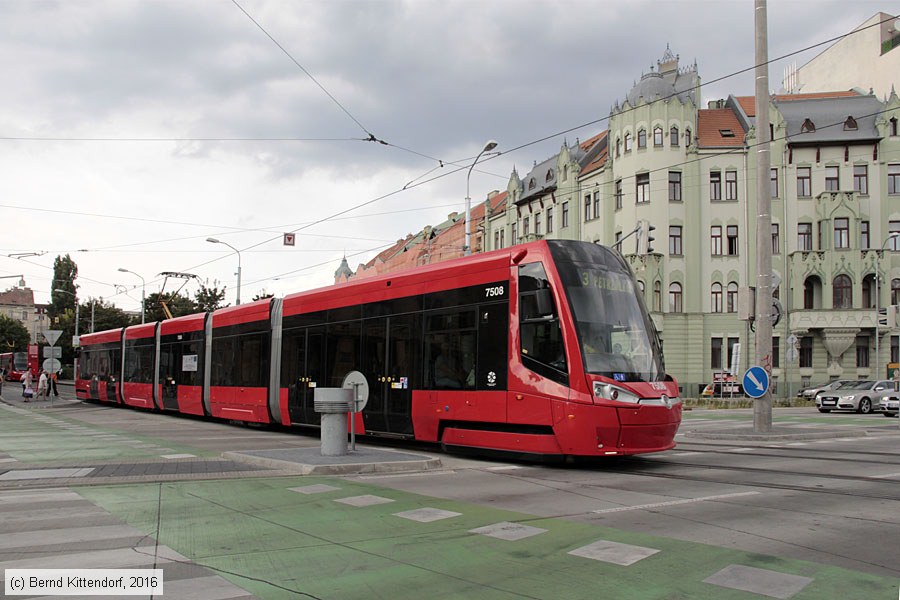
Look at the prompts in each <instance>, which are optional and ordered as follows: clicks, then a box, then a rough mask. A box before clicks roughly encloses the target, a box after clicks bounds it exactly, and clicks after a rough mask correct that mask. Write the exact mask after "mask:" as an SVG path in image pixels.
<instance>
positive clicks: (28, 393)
mask: <svg viewBox="0 0 900 600" xmlns="http://www.w3.org/2000/svg"><path fill="white" fill-rule="evenodd" d="M33 385H34V377H33V376H32V375H31V369H27V370H26V371H25V375H23V376H22V396H24V397H25V402H29V401H30V400H31V397H32V396H34V388H33V387H32V386H33Z"/></svg>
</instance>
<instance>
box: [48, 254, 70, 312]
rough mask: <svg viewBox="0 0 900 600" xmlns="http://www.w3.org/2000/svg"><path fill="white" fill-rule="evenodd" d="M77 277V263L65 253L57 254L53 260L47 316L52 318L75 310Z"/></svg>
mask: <svg viewBox="0 0 900 600" xmlns="http://www.w3.org/2000/svg"><path fill="white" fill-rule="evenodd" d="M77 277H78V265H76V264H75V261H74V260H72V258H71V257H70V256H69V255H68V254H66V255H65V256H57V257H56V259H55V260H54V261H53V281H51V282H50V305H49V307H48V308H47V314H48V316H49V317H50V318H51V319H53V318H54V317H58V316H60V315H63V314H65V313H66V311H69V310H70V311H73V312H74V311H75V302H76V294H77V292H78V286H77V285H75V278H77Z"/></svg>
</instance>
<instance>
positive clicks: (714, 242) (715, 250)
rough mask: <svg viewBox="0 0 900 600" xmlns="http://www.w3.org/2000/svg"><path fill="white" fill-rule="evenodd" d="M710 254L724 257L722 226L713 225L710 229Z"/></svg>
mask: <svg viewBox="0 0 900 600" xmlns="http://www.w3.org/2000/svg"><path fill="white" fill-rule="evenodd" d="M709 245H710V254H712V255H713V256H722V226H721V225H713V226H712V227H710V228H709Z"/></svg>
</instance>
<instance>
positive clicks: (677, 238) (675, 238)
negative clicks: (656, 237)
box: [669, 225, 682, 256]
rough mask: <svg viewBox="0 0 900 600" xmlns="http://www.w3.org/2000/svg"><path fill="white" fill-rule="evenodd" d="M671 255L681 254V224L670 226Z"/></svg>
mask: <svg viewBox="0 0 900 600" xmlns="http://www.w3.org/2000/svg"><path fill="white" fill-rule="evenodd" d="M669 255H670V256H681V255H682V249H681V225H670V226H669Z"/></svg>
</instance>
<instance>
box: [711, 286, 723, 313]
mask: <svg viewBox="0 0 900 600" xmlns="http://www.w3.org/2000/svg"><path fill="white" fill-rule="evenodd" d="M709 303H710V307H709V308H710V312H714V313H720V312H722V284H721V283H719V282H718V281H717V282H716V283H714V284H712V288H711V289H710V296H709Z"/></svg>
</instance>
